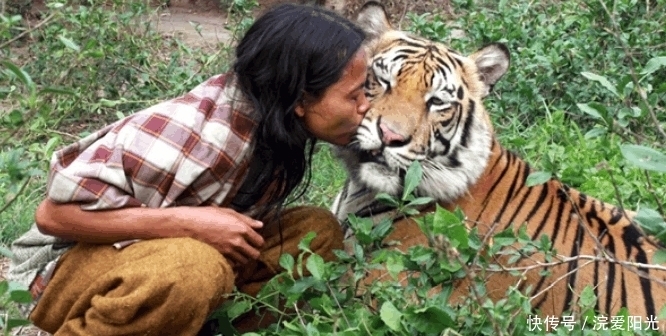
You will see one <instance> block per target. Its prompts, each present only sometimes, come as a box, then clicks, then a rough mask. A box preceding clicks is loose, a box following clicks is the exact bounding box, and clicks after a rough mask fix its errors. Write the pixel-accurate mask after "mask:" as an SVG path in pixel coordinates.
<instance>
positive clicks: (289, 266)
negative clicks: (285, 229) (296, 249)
mask: <svg viewBox="0 0 666 336" xmlns="http://www.w3.org/2000/svg"><path fill="white" fill-rule="evenodd" d="M294 262H295V261H294V256H292V255H291V254H289V253H284V254H283V255H281V256H280V260H279V263H280V266H281V267H282V268H284V269H285V270H287V271H288V272H292V271H293V270H294Z"/></svg>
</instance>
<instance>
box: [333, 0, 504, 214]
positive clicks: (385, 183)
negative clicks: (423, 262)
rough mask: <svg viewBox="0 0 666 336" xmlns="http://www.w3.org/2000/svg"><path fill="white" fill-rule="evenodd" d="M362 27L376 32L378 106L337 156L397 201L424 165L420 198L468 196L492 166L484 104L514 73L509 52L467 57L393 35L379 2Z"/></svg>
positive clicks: (374, 97)
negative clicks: (410, 172) (407, 176)
mask: <svg viewBox="0 0 666 336" xmlns="http://www.w3.org/2000/svg"><path fill="white" fill-rule="evenodd" d="M358 24H359V25H360V26H361V27H363V28H364V29H365V30H366V32H367V33H368V34H369V39H368V42H367V44H366V49H367V54H368V55H369V57H368V77H367V81H366V84H365V86H366V95H367V96H368V98H369V100H370V101H371V108H370V109H369V110H368V112H367V114H366V115H365V117H364V119H363V121H362V122H361V125H360V127H359V128H358V131H357V133H356V135H355V136H354V138H353V140H352V142H351V144H350V145H349V146H347V147H345V148H341V149H339V151H338V154H339V157H340V158H341V159H342V161H343V162H344V163H345V164H346V166H347V170H348V172H350V174H352V178H355V179H356V180H358V181H360V182H361V183H363V184H365V185H366V186H367V187H369V188H371V189H373V190H376V191H378V192H386V193H389V194H393V195H398V194H399V193H401V191H402V186H403V179H404V173H405V171H406V170H407V168H408V167H409V166H410V165H411V163H412V162H413V161H419V162H420V164H421V166H422V168H423V180H422V182H421V185H420V186H419V188H417V193H418V194H421V195H428V196H431V197H435V198H436V199H438V200H440V201H444V202H448V201H453V200H455V199H456V198H458V197H460V196H462V194H463V193H464V192H465V191H466V190H467V189H468V187H469V186H470V185H471V184H473V183H475V182H476V180H477V179H478V178H479V176H480V175H481V174H482V173H483V171H484V169H485V167H486V163H487V161H488V157H489V154H490V146H491V141H492V126H491V124H490V120H489V118H488V115H487V114H486V112H485V110H484V107H483V104H482V99H483V98H484V97H485V96H486V95H488V93H489V92H490V90H491V89H492V86H493V85H494V84H495V83H496V82H497V80H498V79H499V78H500V77H501V76H502V75H503V74H504V73H505V72H506V70H507V69H508V66H509V53H508V51H507V49H506V47H504V46H503V45H499V44H493V45H490V46H487V47H485V48H483V49H481V50H479V51H478V52H476V53H474V54H472V55H470V56H467V57H466V56H463V55H461V54H459V53H457V52H455V51H453V50H451V49H449V48H448V47H447V46H445V45H443V44H441V43H435V42H432V41H429V40H427V39H423V38H419V37H415V36H412V35H409V34H407V33H405V32H402V31H397V30H394V29H392V28H391V26H390V24H389V21H388V19H387V16H386V13H385V11H384V10H383V8H382V7H381V5H379V4H377V3H373V2H370V3H367V4H366V5H365V6H364V7H363V8H362V9H361V12H360V13H359V17H358Z"/></svg>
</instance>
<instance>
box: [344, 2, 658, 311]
mask: <svg viewBox="0 0 666 336" xmlns="http://www.w3.org/2000/svg"><path fill="white" fill-rule="evenodd" d="M358 22H359V24H360V25H361V26H362V27H364V28H365V29H366V31H367V32H368V33H369V34H370V36H371V38H370V41H369V42H368V45H367V49H368V54H369V55H370V60H369V74H368V82H367V83H366V91H367V95H368V97H369V98H370V99H371V102H372V108H371V109H370V110H369V111H368V113H367V114H366V116H365V118H364V120H363V121H362V124H361V126H360V127H359V130H358V132H357V134H356V136H355V140H354V142H353V143H352V144H351V145H350V146H347V147H345V148H337V149H336V151H337V153H338V157H339V158H340V159H341V161H342V162H343V164H344V165H345V167H346V169H347V171H348V173H349V179H348V181H347V183H346V185H345V187H344V189H343V190H342V192H341V193H340V194H339V195H338V197H337V199H336V201H335V203H334V205H333V211H334V213H336V214H337V216H338V218H339V219H340V220H344V219H346V216H347V214H349V213H354V214H357V215H358V216H362V217H368V216H369V217H373V218H378V217H381V216H391V215H392V210H391V209H388V208H386V206H385V205H382V204H380V203H379V202H377V201H375V200H374V196H375V195H376V194H377V193H379V192H384V193H389V194H393V195H399V194H400V192H401V191H402V184H403V176H404V174H401V173H400V172H401V171H402V172H403V173H404V171H406V169H407V167H409V165H410V164H411V163H412V162H413V161H419V162H421V165H422V169H423V174H424V177H423V180H422V182H421V184H420V185H419V186H418V187H417V189H416V193H417V194H419V195H421V196H430V197H433V198H435V199H436V200H437V201H438V202H439V204H441V205H442V206H444V207H445V208H448V209H449V210H453V209H454V208H455V207H460V208H461V209H462V210H463V212H464V213H465V215H466V217H467V219H468V221H469V223H472V224H471V225H474V226H476V228H477V229H478V232H479V233H480V234H481V235H485V234H487V233H488V231H489V230H490V229H491V228H492V229H493V230H494V232H499V231H500V230H502V229H504V228H506V227H508V226H509V225H511V224H512V223H515V224H516V225H520V224H523V223H525V224H526V227H527V233H528V234H529V235H530V236H531V237H532V238H533V239H537V238H539V237H540V236H541V235H543V234H545V235H548V236H549V237H550V240H551V242H552V246H553V248H554V249H555V250H556V251H557V253H558V257H557V258H555V259H553V260H551V261H549V262H546V261H545V260H544V256H543V254H538V253H536V254H532V255H526V256H523V257H522V258H521V259H520V260H519V261H518V263H517V264H516V265H512V267H516V268H519V269H521V270H524V272H523V274H521V275H524V278H523V277H522V276H518V277H516V276H513V275H511V274H510V273H509V272H499V273H494V274H493V275H492V276H490V277H489V278H488V279H487V283H486V286H487V288H488V296H489V297H491V298H492V299H494V300H499V299H501V298H503V297H504V296H505V295H506V291H507V289H508V288H509V286H512V285H518V286H519V289H521V290H525V289H527V288H531V289H532V291H531V292H530V294H529V295H530V296H532V297H533V299H532V301H531V302H532V304H533V306H534V307H535V308H537V309H539V310H540V312H541V314H545V315H550V316H562V315H563V314H564V313H565V312H568V311H570V310H572V309H574V308H575V303H576V299H577V295H578V294H579V293H580V292H581V291H582V289H583V288H584V287H585V286H588V285H592V287H593V290H594V292H595V294H596V295H597V297H598V301H597V305H596V308H597V310H598V311H599V312H601V313H603V314H606V315H613V314H617V313H618V311H619V310H620V308H622V307H627V308H628V310H629V313H630V314H631V315H634V316H642V317H643V318H644V319H647V318H650V317H655V316H656V315H657V314H659V312H660V310H661V308H662V307H663V306H664V305H665V304H666V286H665V285H664V284H665V280H666V271H664V270H665V268H664V267H661V266H658V265H651V262H652V260H653V256H654V253H655V252H656V251H657V250H659V249H661V247H660V246H658V245H657V244H655V243H654V242H653V241H652V240H651V239H649V238H648V237H646V236H645V235H644V234H643V233H642V232H641V231H640V229H639V228H638V226H637V225H636V224H635V223H633V222H632V221H631V219H630V218H629V217H628V216H627V215H626V214H625V213H623V212H622V211H621V210H619V209H618V208H615V207H612V206H610V205H608V204H606V203H603V202H601V201H599V200H596V199H594V198H592V197H588V196H586V195H584V194H581V193H580V192H578V191H576V190H574V189H571V188H568V187H567V186H565V185H563V184H561V183H560V182H559V181H556V180H550V181H548V182H546V183H544V184H542V185H536V186H531V187H530V186H527V185H526V180H527V176H528V175H529V173H530V172H531V170H530V168H529V165H528V164H527V163H525V162H524V161H523V160H521V159H520V158H519V157H517V156H516V155H514V154H513V153H511V152H509V151H507V150H505V149H504V148H502V146H501V145H500V144H499V143H498V142H497V140H496V139H495V137H494V130H493V127H492V125H491V123H490V118H489V116H488V114H487V112H486V111H485V108H484V106H483V102H482V99H483V98H484V97H485V96H486V95H487V94H488V93H489V92H490V90H491V89H492V87H493V85H494V84H495V83H496V82H497V81H498V80H499V79H500V78H501V76H502V75H503V74H504V73H505V72H506V70H507V69H508V66H509V55H508V51H507V50H506V48H505V47H504V46H502V45H497V44H494V45H490V46H487V47H485V48H482V49H481V50H479V51H477V52H476V53H474V54H472V55H470V56H463V55H460V54H458V53H456V52H455V51H453V50H451V49H449V48H448V47H446V46H444V45H442V44H439V43H434V42H432V41H428V40H426V39H423V38H419V37H416V36H412V35H409V34H406V33H404V32H400V31H396V30H394V29H393V28H391V27H390V24H389V23H388V20H387V19H386V15H385V13H384V11H383V10H382V8H381V5H379V4H377V3H373V2H371V3H368V4H366V6H364V7H363V8H362V9H361V13H360V14H359V19H358ZM388 239H389V240H398V241H400V242H401V244H402V246H401V248H407V247H408V246H413V245H416V244H427V243H428V240H427V238H426V237H425V235H423V233H422V232H421V231H420V230H419V229H418V227H417V226H416V225H415V224H414V222H413V221H412V220H410V219H403V220H397V221H396V222H395V223H394V231H393V232H392V233H391V235H390V236H389V238H388ZM544 269H546V270H548V271H549V273H550V274H549V275H547V276H542V275H541V274H540V272H541V271H543V270H544ZM528 270H529V271H528ZM374 276H377V274H373V275H372V277H374ZM466 286H467V284H466V283H465V282H464V281H463V282H461V283H459V284H457V285H456V291H457V292H458V293H459V294H462V293H469V290H468V289H467V288H466Z"/></svg>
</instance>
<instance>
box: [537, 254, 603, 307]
mask: <svg viewBox="0 0 666 336" xmlns="http://www.w3.org/2000/svg"><path fill="white" fill-rule="evenodd" d="M593 262H594V260H590V261H588V262H586V263H584V264H583V265H581V266H580V267H577V268H574V269H572V270H571V271H569V272H567V273H564V274H562V275H561V276H560V277H558V278H557V279H555V281H553V282H552V283H551V284H550V285H548V286H547V287H546V288H544V289H542V290H541V291H540V292H539V293H537V294H535V295H534V296H532V297H530V299H529V301H530V302H532V300H534V299H536V298H537V297H539V296H541V295H542V294H543V293H545V292H546V291H548V290H550V289H552V288H553V287H555V285H556V284H557V283H558V282H560V281H562V280H563V279H564V278H566V277H568V276H569V275H571V274H572V273H576V272H578V271H579V270H580V269H581V268H583V267H585V266H587V265H589V264H591V263H593Z"/></svg>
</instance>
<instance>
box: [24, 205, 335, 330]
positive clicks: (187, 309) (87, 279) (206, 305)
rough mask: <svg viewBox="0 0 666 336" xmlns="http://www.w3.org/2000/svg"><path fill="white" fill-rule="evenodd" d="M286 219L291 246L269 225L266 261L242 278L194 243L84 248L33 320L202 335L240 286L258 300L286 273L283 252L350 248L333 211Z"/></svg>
mask: <svg viewBox="0 0 666 336" xmlns="http://www.w3.org/2000/svg"><path fill="white" fill-rule="evenodd" d="M281 219H282V238H283V244H281V242H280V235H279V231H278V230H277V228H276V227H277V225H274V226H271V225H265V227H266V231H265V232H262V236H263V237H264V240H265V243H264V246H263V247H262V253H261V257H260V258H259V260H258V261H256V262H252V263H251V264H250V265H243V267H242V270H241V271H237V270H233V269H232V268H231V267H230V265H229V263H228V262H227V260H226V259H225V258H224V257H223V256H222V255H221V254H220V253H219V252H217V251H216V250H215V249H213V248H212V247H210V246H209V245H207V244H204V243H201V242H199V241H197V240H194V239H191V238H169V239H155V240H146V241H140V242H137V243H134V244H132V245H130V246H128V247H125V248H123V249H121V250H117V249H115V248H113V247H112V246H108V245H91V244H82V243H79V244H77V245H76V246H74V247H73V248H72V249H71V250H70V251H68V252H67V253H65V254H64V255H63V256H62V257H61V259H60V260H59V262H58V265H57V268H56V271H55V273H54V275H53V277H52V278H51V280H50V282H49V283H48V285H47V287H46V290H45V291H44V293H43V294H42V297H41V299H40V301H39V303H38V305H37V307H36V308H35V309H34V310H33V312H32V314H31V315H30V319H31V320H32V321H33V323H34V324H35V325H36V326H38V327H40V328H41V329H43V330H45V331H48V332H50V333H53V334H55V336H61V335H95V336H103V335H196V334H197V332H198V331H199V329H200V328H201V326H202V325H203V323H204V322H205V320H206V318H207V317H208V316H209V314H210V313H211V312H212V311H213V310H215V309H216V308H217V307H218V306H219V305H220V304H221V303H222V302H223V301H224V299H225V295H226V294H229V293H231V291H232V290H233V287H234V285H236V286H237V287H238V289H239V290H240V291H241V292H244V293H247V294H250V295H253V296H254V295H256V294H257V292H258V291H259V289H260V288H261V286H262V285H263V284H264V283H266V282H267V281H268V280H269V279H270V278H272V277H273V276H274V275H276V274H277V273H279V272H281V271H282V269H281V267H280V266H279V264H278V260H279V257H280V253H281V252H282V253H290V254H292V255H294V256H295V255H297V254H298V253H299V252H300V251H299V250H298V247H297V246H298V243H299V242H300V241H301V238H302V237H303V236H304V235H305V234H307V233H308V232H310V231H314V232H315V233H316V234H317V237H316V238H315V239H314V240H313V241H312V243H311V246H310V247H311V249H312V251H314V252H315V253H317V254H319V255H321V256H322V257H323V258H324V259H325V260H332V259H333V258H334V255H333V253H332V250H333V249H342V248H343V247H342V232H341V230H340V227H339V225H338V222H337V220H336V219H335V217H333V215H332V214H331V213H330V212H329V211H327V210H324V209H320V208H314V207H297V208H292V209H288V210H286V211H284V212H283V215H282V217H281ZM273 227H275V228H273ZM269 230H270V232H268V231H269Z"/></svg>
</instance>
